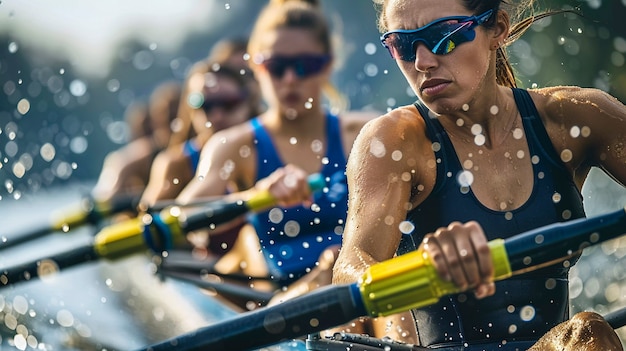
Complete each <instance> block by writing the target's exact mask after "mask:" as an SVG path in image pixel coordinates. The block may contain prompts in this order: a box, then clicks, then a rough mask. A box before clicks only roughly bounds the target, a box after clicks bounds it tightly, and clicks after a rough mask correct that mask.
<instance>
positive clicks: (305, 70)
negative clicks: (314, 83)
mask: <svg viewBox="0 0 626 351" xmlns="http://www.w3.org/2000/svg"><path fill="white" fill-rule="evenodd" d="M329 62H330V55H300V56H272V57H271V58H269V59H266V60H263V62H261V66H263V67H265V69H266V70H267V71H268V72H269V73H270V74H271V75H272V77H274V78H282V77H283V75H284V74H285V71H286V70H287V69H288V68H291V69H293V70H294V72H295V73H296V75H297V76H298V77H299V78H306V77H309V76H312V75H314V74H317V73H320V72H321V71H322V69H324V67H326V64H328V63H329Z"/></svg>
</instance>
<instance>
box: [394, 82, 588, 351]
mask: <svg viewBox="0 0 626 351" xmlns="http://www.w3.org/2000/svg"><path fill="white" fill-rule="evenodd" d="M513 94H514V97H515V102H516V104H517V107H518V109H519V111H520V114H521V116H522V123H523V128H524V133H525V134H526V139H527V142H528V147H529V151H530V155H531V160H532V167H533V174H534V177H533V182H534V184H533V189H532V193H531V195H530V198H529V199H528V201H527V202H526V203H525V204H524V205H522V206H521V207H520V208H518V209H515V210H513V211H506V212H499V211H494V210H491V209H489V208H487V207H485V206H483V205H482V204H481V203H480V202H479V201H478V199H477V198H476V197H475V195H474V194H473V193H472V190H471V188H468V187H463V186H461V185H459V183H457V176H458V175H459V174H460V173H461V172H462V171H463V168H462V166H461V163H460V161H459V159H458V157H457V155H456V153H455V151H454V147H453V145H452V143H451V142H450V139H449V137H448V135H447V134H446V132H445V130H444V129H443V127H442V126H441V124H440V123H439V121H438V120H437V119H436V118H432V117H429V116H430V115H429V113H428V109H427V108H426V107H425V106H424V105H422V104H421V103H420V102H416V103H415V106H416V107H417V108H418V109H419V111H420V113H421V115H422V118H423V119H424V120H425V121H426V126H427V135H428V137H429V139H430V140H432V142H433V145H436V144H435V143H438V145H436V146H438V147H434V148H433V149H434V150H437V151H435V157H436V159H437V180H436V184H435V188H434V189H433V192H432V193H431V194H430V195H429V196H428V198H427V199H426V200H425V201H424V202H423V203H422V204H420V205H419V206H418V207H417V208H415V209H413V210H411V211H410V212H409V213H408V215H407V220H409V221H411V222H412V223H413V224H414V225H415V228H416V229H415V232H414V233H412V234H411V235H403V240H402V243H401V246H400V248H399V251H398V253H400V254H401V253H404V252H406V251H408V250H411V249H414V248H415V243H421V241H422V239H423V237H424V235H425V234H427V233H430V232H433V231H435V230H436V229H437V228H439V227H445V226H447V225H448V224H450V223H451V222H453V221H460V222H467V221H469V220H476V221H477V222H478V223H480V225H481V226H482V227H483V228H484V230H485V233H486V235H487V238H488V240H492V239H496V238H507V237H510V236H512V235H515V234H518V233H521V232H524V231H528V230H530V229H534V228H537V227H541V226H544V225H548V224H552V223H555V222H562V221H566V220H569V219H575V218H580V217H584V216H585V213H584V209H583V205H582V196H581V195H580V192H579V191H578V188H577V187H576V185H575V183H574V181H573V180H572V178H571V176H570V174H569V173H568V172H567V170H566V169H565V166H564V165H563V163H562V161H561V160H560V158H559V157H558V155H557V153H556V150H555V149H554V147H553V145H552V143H551V142H550V139H549V137H548V134H547V132H546V130H545V127H544V126H543V122H542V121H541V118H540V117H539V115H538V112H537V110H536V108H535V105H534V103H533V101H532V100H531V97H530V95H529V94H528V92H527V91H526V90H522V89H513ZM407 239H408V240H407ZM410 239H413V240H410ZM407 243H408V244H407ZM571 263H572V264H573V263H574V262H571ZM564 266H565V265H563V264H561V263H560V264H556V265H554V266H550V267H546V268H543V269H541V270H537V271H534V272H529V273H525V274H522V275H518V276H515V277H512V278H510V279H507V280H503V281H499V282H496V293H495V295H493V296H491V297H487V298H484V299H481V300H478V299H476V298H474V295H473V293H462V294H456V295H451V296H446V297H443V298H442V299H441V300H440V301H439V302H438V303H437V304H435V305H432V306H428V307H426V308H422V309H417V310H413V311H412V312H413V316H414V318H415V323H416V325H417V328H418V333H419V339H420V343H421V345H423V346H429V347H432V348H439V347H450V349H451V350H452V349H454V350H457V349H458V350H483V349H484V346H485V345H487V344H488V345H489V347H488V349H498V350H516V349H518V350H526V349H527V348H528V347H530V346H531V345H532V344H533V343H534V342H535V341H536V340H537V339H539V337H541V335H543V334H545V333H546V332H547V331H548V330H549V329H550V328H552V327H554V326H555V325H557V324H558V323H560V322H562V321H564V320H566V319H567V318H568V317H569V311H568V302H569V301H568V268H567V267H564Z"/></svg>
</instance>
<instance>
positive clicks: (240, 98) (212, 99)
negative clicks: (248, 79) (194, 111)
mask: <svg viewBox="0 0 626 351" xmlns="http://www.w3.org/2000/svg"><path fill="white" fill-rule="evenodd" d="M246 97H247V94H245V93H241V94H234V95H215V96H207V97H205V98H204V102H203V103H202V106H200V108H201V109H202V110H204V112H205V113H206V114H209V113H210V112H211V111H212V110H213V109H215V108H221V109H223V110H224V111H232V110H234V109H236V108H237V107H239V105H241V104H242V103H243V102H245V101H246Z"/></svg>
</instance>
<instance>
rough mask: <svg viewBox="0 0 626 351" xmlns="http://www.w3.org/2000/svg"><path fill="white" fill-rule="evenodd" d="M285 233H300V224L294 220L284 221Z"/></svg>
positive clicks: (290, 234) (291, 234)
mask: <svg viewBox="0 0 626 351" xmlns="http://www.w3.org/2000/svg"><path fill="white" fill-rule="evenodd" d="M284 230H285V234H286V235H287V236H289V237H292V238H293V237H296V236H298V234H300V224H299V223H298V222H296V221H293V220H291V221H288V222H287V223H285V229H284Z"/></svg>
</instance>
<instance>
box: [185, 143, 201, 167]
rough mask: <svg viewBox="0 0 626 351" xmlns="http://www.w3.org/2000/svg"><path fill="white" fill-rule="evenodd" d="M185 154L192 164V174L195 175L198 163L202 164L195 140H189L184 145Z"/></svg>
mask: <svg viewBox="0 0 626 351" xmlns="http://www.w3.org/2000/svg"><path fill="white" fill-rule="evenodd" d="M183 153H184V154H185V156H187V158H188V159H189V163H190V164H191V174H195V173H196V170H197V169H198V163H200V149H199V148H198V146H196V143H194V142H193V140H187V141H185V143H184V144H183Z"/></svg>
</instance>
